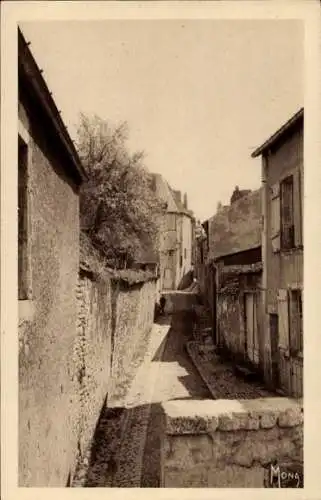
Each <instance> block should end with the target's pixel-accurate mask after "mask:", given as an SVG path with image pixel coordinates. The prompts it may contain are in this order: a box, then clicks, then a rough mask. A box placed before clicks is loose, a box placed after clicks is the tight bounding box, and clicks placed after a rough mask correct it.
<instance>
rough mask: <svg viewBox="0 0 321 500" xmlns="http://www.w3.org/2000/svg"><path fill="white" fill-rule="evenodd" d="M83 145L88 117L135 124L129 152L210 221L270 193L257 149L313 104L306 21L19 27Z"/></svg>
mask: <svg viewBox="0 0 321 500" xmlns="http://www.w3.org/2000/svg"><path fill="white" fill-rule="evenodd" d="M20 27H21V29H22V31H23V33H24V35H25V37H26V39H27V41H30V42H31V45H30V49H31V51H32V53H33V55H34V57H35V59H36V61H37V63H38V66H39V67H40V68H41V69H43V71H44V72H43V76H44V78H45V80H46V82H47V85H48V87H49V89H50V91H51V92H52V93H53V97H54V99H55V102H56V104H57V107H58V109H59V110H61V112H62V118H63V120H64V122H65V124H66V125H67V127H68V130H69V133H70V135H71V137H72V138H73V139H75V138H76V126H77V122H78V119H79V113H80V112H82V113H85V114H89V115H90V114H97V115H99V116H100V117H101V118H104V119H107V120H110V121H111V122H113V123H117V122H119V121H123V120H126V121H127V122H128V123H129V127H130V141H129V147H130V149H131V150H132V151H135V150H144V151H145V153H146V165H147V166H148V168H149V170H151V171H152V172H158V173H161V174H162V175H163V176H164V177H165V178H166V179H167V181H168V182H169V183H170V184H171V185H172V187H173V188H174V189H179V190H181V191H182V192H187V195H188V203H189V208H191V209H192V210H193V211H194V213H195V215H196V217H197V218H199V219H200V220H201V221H203V220H205V219H207V218H209V217H211V216H212V215H213V214H214V213H215V212H216V206H217V203H218V202H219V201H220V202H222V203H223V204H228V203H229V199H230V196H231V194H232V192H233V190H234V187H235V186H236V185H238V186H239V187H240V189H257V188H258V187H259V186H260V178H261V169H260V165H261V163H260V159H252V158H251V152H252V151H253V150H254V149H255V148H256V147H257V146H259V145H260V144H261V143H262V142H264V141H265V140H266V139H267V138H268V137H269V136H270V135H271V134H272V133H274V132H275V131H276V130H277V129H278V128H279V127H280V126H281V125H282V124H283V123H284V122H285V121H287V120H288V119H289V118H290V117H291V116H292V115H293V114H294V113H295V112H296V111H297V110H298V109H299V108H300V107H301V106H303V94H304V87H303V83H304V82H303V71H304V67H303V64H304V46H303V36H304V33H303V23H302V22H301V21H296V20H293V21H291V20H182V21H180V20H103V21H65V22H61V21H41V22H28V23H22V24H20Z"/></svg>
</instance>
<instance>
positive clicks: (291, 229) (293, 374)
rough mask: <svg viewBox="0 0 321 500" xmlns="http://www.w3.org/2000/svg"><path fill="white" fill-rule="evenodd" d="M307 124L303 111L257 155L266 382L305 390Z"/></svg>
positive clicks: (298, 392) (290, 389) (290, 390)
mask: <svg viewBox="0 0 321 500" xmlns="http://www.w3.org/2000/svg"><path fill="white" fill-rule="evenodd" d="M303 121H304V111H303V109H301V110H300V111H298V112H297V113H296V114H295V115H294V116H293V117H292V118H291V119H290V120H289V121H288V122H287V123H285V124H284V125H283V126H282V127H281V128H280V129H279V130H278V131H277V132H275V134H273V135H272V136H271V137H270V138H269V139H268V140H267V141H266V142H265V143H264V144H263V145H262V146H260V147H259V148H258V149H256V150H255V151H254V152H253V154H252V156H253V157H254V158H255V157H258V156H261V157H262V191H263V203H262V215H263V222H264V226H263V239H262V259H263V280H262V298H263V333H264V344H265V352H264V364H265V376H266V379H267V380H268V381H270V382H272V383H273V385H276V386H279V387H280V388H281V389H283V390H284V392H286V393H287V394H290V395H294V396H301V395H302V391H303V384H302V375H303V313H302V309H303Z"/></svg>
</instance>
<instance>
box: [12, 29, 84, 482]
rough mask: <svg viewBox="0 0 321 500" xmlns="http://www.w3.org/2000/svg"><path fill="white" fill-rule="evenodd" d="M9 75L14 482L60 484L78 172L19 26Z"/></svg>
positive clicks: (70, 444)
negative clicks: (14, 160)
mask: <svg viewBox="0 0 321 500" xmlns="http://www.w3.org/2000/svg"><path fill="white" fill-rule="evenodd" d="M18 82H19V101H18V104H19V107H18V138H17V139H18V214H19V215H18V237H19V241H18V299H19V303H18V305H19V486H37V487H42V486H66V483H67V480H68V471H71V469H72V467H73V465H74V463H75V456H76V454H77V435H76V432H77V425H76V423H77V404H76V402H75V401H73V398H74V392H75V391H74V381H73V378H72V372H73V367H72V359H73V342H74V339H75V336H76V324H77V299H76V295H75V290H76V286H77V280H78V269H79V189H80V185H81V183H82V181H83V179H84V178H85V173H84V171H83V169H82V166H81V164H80V161H79V158H78V155H77V153H76V150H75V148H74V146H73V143H72V141H71V139H70V137H69V135H68V133H67V131H66V128H65V126H64V124H63V122H62V120H61V117H60V114H59V112H58V110H57V108H56V105H55V103H54V101H53V99H52V97H51V94H50V92H49V90H48V88H47V86H46V83H45V81H44V79H43V77H42V75H41V72H40V70H39V69H38V67H37V64H36V62H35V60H34V58H33V56H32V54H31V52H30V50H29V48H28V45H27V43H26V41H25V39H24V37H23V35H22V33H21V32H20V31H19V35H18Z"/></svg>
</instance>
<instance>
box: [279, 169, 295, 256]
mask: <svg viewBox="0 0 321 500" xmlns="http://www.w3.org/2000/svg"><path fill="white" fill-rule="evenodd" d="M293 187H294V183H293V176H292V175H290V176H289V177H286V178H285V179H284V180H283V181H282V182H281V184H280V195H281V198H280V202H281V248H282V249H284V250H289V249H291V248H294V247H295V223H294V220H295V219H294V198H293ZM296 204H297V206H298V205H300V201H299V200H297V203H296Z"/></svg>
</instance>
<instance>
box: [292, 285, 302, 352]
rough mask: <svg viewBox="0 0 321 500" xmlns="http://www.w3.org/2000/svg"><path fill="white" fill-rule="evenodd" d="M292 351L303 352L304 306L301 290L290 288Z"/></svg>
mask: <svg viewBox="0 0 321 500" xmlns="http://www.w3.org/2000/svg"><path fill="white" fill-rule="evenodd" d="M289 333H290V351H292V354H294V355H295V354H298V353H303V308H302V292H301V290H290V301H289Z"/></svg>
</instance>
